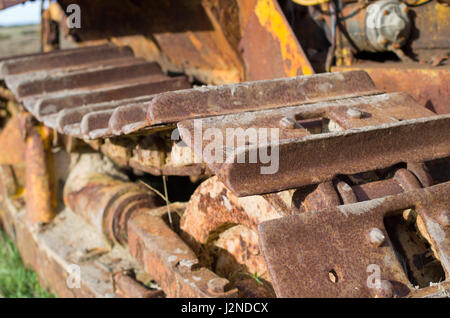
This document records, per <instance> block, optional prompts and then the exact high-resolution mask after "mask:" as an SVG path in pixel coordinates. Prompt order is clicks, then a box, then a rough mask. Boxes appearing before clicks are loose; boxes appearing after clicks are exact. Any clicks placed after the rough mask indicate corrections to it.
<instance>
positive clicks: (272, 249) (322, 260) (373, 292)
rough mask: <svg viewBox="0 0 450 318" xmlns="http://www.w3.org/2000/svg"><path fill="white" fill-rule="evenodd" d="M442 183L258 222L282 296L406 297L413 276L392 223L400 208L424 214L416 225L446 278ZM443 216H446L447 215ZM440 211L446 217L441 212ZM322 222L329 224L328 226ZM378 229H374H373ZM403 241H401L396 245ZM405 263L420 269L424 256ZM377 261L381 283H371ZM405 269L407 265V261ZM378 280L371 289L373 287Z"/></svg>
mask: <svg viewBox="0 0 450 318" xmlns="http://www.w3.org/2000/svg"><path fill="white" fill-rule="evenodd" d="M449 191H450V184H449V183H448V182H447V183H444V184H440V185H436V186H433V187H430V188H427V189H420V190H413V191H409V192H406V193H402V194H398V195H393V196H388V197H385V198H383V199H376V200H371V201H366V202H363V203H356V204H350V205H344V206H340V207H336V208H332V209H327V210H323V211H321V212H319V213H303V214H299V215H295V216H288V217H285V218H281V219H276V220H271V221H267V222H265V223H262V224H261V225H260V226H259V230H258V232H259V235H260V244H261V248H262V251H263V254H264V258H265V260H266V264H267V266H268V269H269V272H270V274H271V276H272V279H273V286H274V288H275V291H276V293H277V296H278V297H405V296H414V294H416V293H418V294H420V292H421V291H420V289H419V290H416V289H415V288H414V287H412V283H410V278H408V277H409V275H411V273H410V272H405V271H406V269H404V268H403V266H402V264H401V263H400V261H399V259H398V258H397V256H396V253H397V252H398V251H397V250H395V251H394V249H395V248H396V247H395V246H394V245H393V242H392V238H391V237H390V234H389V233H388V231H387V229H386V219H385V217H386V216H389V215H391V214H390V213H392V212H394V211H403V210H406V211H410V209H411V207H414V208H415V210H416V211H417V213H418V216H417V226H418V227H419V231H420V232H421V233H422V235H423V236H424V237H425V238H426V239H427V241H428V242H429V244H431V246H432V249H433V251H434V253H435V257H436V258H437V259H438V260H440V262H441V265H442V267H443V269H444V271H445V273H446V275H447V276H446V277H448V273H449V270H450V264H449V254H448V253H449V251H448V248H449V246H450V244H449V242H448V235H449V233H448V231H449V229H448V221H446V220H443V219H445V217H446V216H448V208H449V206H450V202H449V201H448V192H449ZM442 215H444V217H442ZM439 217H441V218H439ZM324 224H326V226H325V227H324ZM374 231H376V232H377V233H380V234H377V235H373V234H371V233H372V232H373V233H375V232H374ZM397 248H398V247H397ZM408 264H409V265H407V266H416V267H409V268H411V270H412V269H413V268H415V270H418V269H420V263H416V265H412V263H408ZM371 265H372V266H379V268H380V272H379V273H380V277H379V279H380V281H379V282H380V284H379V285H375V288H373V286H370V285H368V281H369V278H370V277H369V275H370V274H371V273H372V272H373V269H370V270H369V269H368V268H369V267H368V266H371ZM405 268H406V267H405ZM371 287H372V288H371Z"/></svg>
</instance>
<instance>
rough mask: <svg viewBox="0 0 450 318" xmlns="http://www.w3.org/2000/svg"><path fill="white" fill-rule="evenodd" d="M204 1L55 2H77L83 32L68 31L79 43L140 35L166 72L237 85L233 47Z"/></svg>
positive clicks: (237, 63) (241, 75)
mask: <svg viewBox="0 0 450 318" xmlns="http://www.w3.org/2000/svg"><path fill="white" fill-rule="evenodd" d="M204 2H205V1H201V0H189V1H177V2H164V3H162V2H159V1H143V2H140V3H139V4H137V3H128V2H126V3H124V2H123V1H119V0H112V1H108V2H103V1H98V2H92V1H87V0H77V1H66V0H60V1H58V3H59V4H61V6H62V9H63V10H64V11H65V10H66V8H67V6H68V5H70V4H73V3H76V4H78V5H79V6H80V8H81V10H82V12H84V14H83V16H84V19H83V25H84V27H83V28H81V29H77V30H73V31H72V34H74V35H75V36H76V37H77V38H78V39H80V40H81V41H95V40H101V39H105V38H117V39H121V38H124V37H129V36H130V35H135V34H140V35H143V36H144V37H145V38H146V39H151V40H152V41H154V42H155V44H156V46H157V47H158V50H160V51H161V54H160V55H161V60H163V62H164V63H165V66H166V67H167V68H166V69H169V70H171V71H174V72H183V73H185V74H187V75H189V76H193V77H195V78H197V79H199V80H201V81H203V82H205V83H214V84H223V83H236V82H240V81H242V80H243V79H244V70H243V66H242V62H241V61H240V59H239V56H238V53H237V48H234V47H232V46H231V45H230V43H229V41H228V40H227V38H226V37H225V36H224V32H223V30H222V28H221V26H220V25H219V23H218V21H217V19H216V18H215V16H214V15H213V14H212V13H211V10H210V9H209V6H208V5H205V4H204ZM236 16H237V17H238V12H236ZM187 17H189V18H187ZM118 20H120V21H121V23H117V21H118Z"/></svg>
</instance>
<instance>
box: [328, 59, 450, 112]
mask: <svg viewBox="0 0 450 318" xmlns="http://www.w3.org/2000/svg"><path fill="white" fill-rule="evenodd" d="M351 70H364V71H366V72H367V73H368V74H369V75H370V77H371V78H372V79H373V81H374V83H375V85H376V86H377V87H378V88H379V89H382V90H385V91H387V92H408V93H409V94H411V95H412V96H413V97H414V98H415V99H416V100H417V101H418V102H419V104H420V105H421V106H423V107H426V108H428V109H430V110H432V111H433V112H435V113H437V114H448V113H450V107H449V104H448V99H449V96H450V86H449V85H450V84H449V83H450V65H443V66H436V67H433V66H427V65H423V64H419V63H415V64H404V63H388V62H385V63H361V64H356V65H352V66H341V67H334V68H333V71H337V72H341V71H351Z"/></svg>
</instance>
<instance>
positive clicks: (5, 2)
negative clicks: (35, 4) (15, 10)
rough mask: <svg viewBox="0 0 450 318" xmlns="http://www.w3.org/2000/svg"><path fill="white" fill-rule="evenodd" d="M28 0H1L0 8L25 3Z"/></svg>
mask: <svg viewBox="0 0 450 318" xmlns="http://www.w3.org/2000/svg"><path fill="white" fill-rule="evenodd" d="M25 1H27V0H0V10H3V9H6V8H9V7H12V6H15V5H16V4H19V3H23V2H25Z"/></svg>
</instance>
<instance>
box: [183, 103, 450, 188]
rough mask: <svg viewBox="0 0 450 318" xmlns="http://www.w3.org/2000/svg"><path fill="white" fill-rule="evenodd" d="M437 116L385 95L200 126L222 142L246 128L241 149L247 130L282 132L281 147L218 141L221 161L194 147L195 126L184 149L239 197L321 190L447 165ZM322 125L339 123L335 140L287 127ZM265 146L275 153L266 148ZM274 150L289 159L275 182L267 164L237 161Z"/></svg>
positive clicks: (443, 121)
mask: <svg viewBox="0 0 450 318" xmlns="http://www.w3.org/2000/svg"><path fill="white" fill-rule="evenodd" d="M353 113H357V114H358V116H353ZM433 115H434V114H433V113H432V112H431V111H429V110H427V109H425V108H421V107H420V106H418V105H417V103H416V102H415V101H414V100H413V99H412V98H411V97H410V96H408V95H406V94H385V95H377V96H368V97H357V98H348V99H342V100H339V101H336V102H333V101H331V102H322V103H316V104H310V105H304V106H296V107H286V108H283V109H276V110H267V111H259V112H251V113H240V114H236V115H226V116H217V117H211V118H205V119H202V120H201V123H202V128H201V129H204V130H206V129H208V128H215V129H218V130H220V131H221V132H222V134H223V136H226V134H225V132H226V129H227V128H230V127H231V128H238V127H239V128H242V129H241V131H240V132H239V133H238V136H237V137H238V138H240V139H241V141H242V138H246V134H247V132H246V129H247V128H260V127H263V128H280V134H279V135H280V136H279V139H280V140H279V144H276V143H273V144H272V145H271V144H270V142H271V141H270V140H264V141H254V140H253V141H251V142H253V144H251V145H249V146H244V145H239V144H238V145H236V144H233V145H231V146H232V148H231V149H230V145H224V144H223V143H224V141H223V140H220V138H219V140H214V142H219V144H217V145H216V146H217V147H214V149H216V150H215V152H217V151H219V153H215V152H214V153H212V152H211V151H204V150H205V149H204V147H210V146H211V145H209V143H208V142H203V144H202V145H201V147H198V146H195V145H194V139H193V138H191V137H189V136H195V132H194V126H195V125H194V123H195V121H194V120H189V121H184V122H181V123H179V124H178V127H179V128H180V133H181V137H182V138H183V139H184V141H185V142H186V143H187V144H188V145H189V146H190V147H191V148H192V149H194V151H195V152H196V153H197V155H203V160H204V161H205V162H206V163H207V164H208V165H209V167H210V168H212V169H213V170H214V172H215V173H216V174H217V175H218V176H219V177H220V179H221V180H222V181H223V182H225V184H226V185H227V186H228V187H229V188H230V189H231V190H233V191H234V192H235V194H237V195H239V196H245V195H252V194H260V193H268V192H275V191H280V190H284V189H292V188H297V187H300V186H305V185H309V184H316V183H319V182H323V181H327V180H331V179H332V178H333V177H334V176H335V175H337V174H352V173H357V172H362V171H368V170H373V169H379V168H382V167H388V166H391V165H393V164H396V163H399V162H407V161H412V162H414V161H426V160H431V159H432V158H439V157H446V156H448V152H449V143H448V137H447V136H448V135H449V133H450V132H449V130H448V129H449V126H448V123H449V117H448V115H445V116H444V115H443V116H440V117H438V116H433ZM316 117H317V118H320V119H321V121H322V122H323V118H326V119H327V120H329V121H330V122H333V123H334V125H333V130H332V132H327V131H319V132H318V133H319V134H318V135H314V132H312V131H309V130H308V129H306V128H304V127H303V126H301V125H300V126H299V127H295V125H294V127H290V126H285V125H284V121H283V119H284V118H286V119H288V120H289V119H291V120H292V121H293V122H294V123H296V122H297V121H298V122H301V120H302V119H303V118H307V119H308V118H316ZM305 127H306V126H305ZM323 129H324V128H323V127H322V130H323ZM197 130H198V129H197ZM412 132H413V133H412ZM198 133H199V132H197V134H198ZM413 135H414V136H415V137H412V136H413ZM241 137H242V138H241ZM247 137H248V136H247ZM211 142H212V141H211ZM220 142H222V143H220ZM258 142H259V143H260V144H258ZM267 142H268V143H269V146H267V145H264V143H267ZM271 146H272V147H278V150H279V158H283V159H282V160H279V169H278V171H276V172H275V174H261V173H260V171H261V167H263V166H267V165H264V164H262V163H261V162H258V163H249V162H247V163H238V158H250V156H249V152H250V151H257V153H258V152H259V153H261V152H260V150H261V148H264V149H266V148H267V147H269V149H270V147H271ZM202 147H203V148H202ZM258 147H260V148H258ZM410 149H420V151H410ZM200 151H201V153H200ZM244 155H245V156H244ZM218 158H219V159H221V160H218ZM360 158H364V160H363V161H361V160H360ZM226 160H229V161H228V162H227V161H226ZM294 171H295V173H294Z"/></svg>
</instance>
